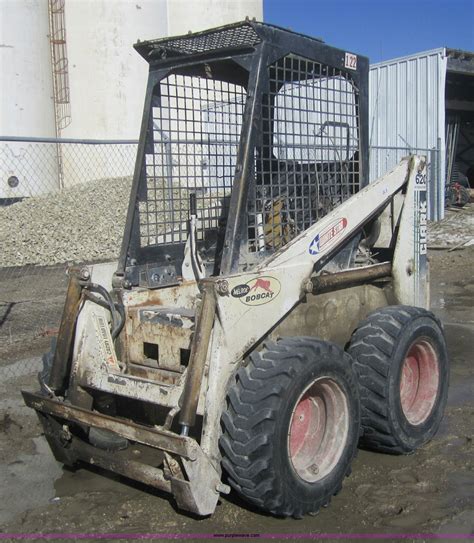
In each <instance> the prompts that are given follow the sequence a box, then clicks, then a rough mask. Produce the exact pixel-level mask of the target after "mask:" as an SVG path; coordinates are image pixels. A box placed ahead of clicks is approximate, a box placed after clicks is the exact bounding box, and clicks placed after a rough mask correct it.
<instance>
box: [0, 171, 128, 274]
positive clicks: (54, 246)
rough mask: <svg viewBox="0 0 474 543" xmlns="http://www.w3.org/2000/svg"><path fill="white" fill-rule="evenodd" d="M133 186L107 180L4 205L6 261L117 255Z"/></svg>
mask: <svg viewBox="0 0 474 543" xmlns="http://www.w3.org/2000/svg"><path fill="white" fill-rule="evenodd" d="M130 186H131V178H128V177H127V178H121V179H109V180H105V181H104V180H101V181H98V182H93V183H87V184H84V185H78V186H75V187H73V188H71V189H68V190H65V191H63V192H61V193H59V194H51V195H48V196H43V197H38V198H28V199H26V200H23V201H22V202H18V203H16V204H13V205H10V206H8V207H4V208H0V246H1V247H2V250H1V252H0V267H9V266H24V265H26V264H36V265H40V266H48V265H52V264H59V263H64V262H88V261H95V260H110V259H113V258H116V257H117V255H118V251H119V249H120V244H121V242H122V236H123V228H124V224H125V216H126V213H127V206H128V201H129V193H130Z"/></svg>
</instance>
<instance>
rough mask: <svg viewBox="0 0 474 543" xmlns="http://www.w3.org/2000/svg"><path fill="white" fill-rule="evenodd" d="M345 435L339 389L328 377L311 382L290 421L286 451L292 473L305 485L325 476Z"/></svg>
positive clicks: (344, 401) (344, 412)
mask: <svg viewBox="0 0 474 543" xmlns="http://www.w3.org/2000/svg"><path fill="white" fill-rule="evenodd" d="M348 431H349V410H348V406H347V399H346V396H345V394H344V391H343V390H342V388H341V387H340V386H339V384H338V383H337V382H336V381H334V380H333V379H331V378H329V377H323V378H319V379H317V380H315V381H313V383H312V384H310V385H309V386H308V387H307V388H306V390H305V391H304V392H303V394H301V396H300V397H299V398H298V400H297V402H296V404H295V407H294V409H293V413H292V416H291V420H290V426H289V431H288V451H289V456H290V460H291V463H292V465H293V468H294V469H295V471H296V473H297V474H298V475H299V476H300V477H301V478H302V479H303V480H305V481H307V482H315V481H317V480H319V479H322V478H323V477H325V476H326V475H328V474H329V473H330V472H331V471H332V470H333V469H334V466H335V465H336V464H337V462H338V461H339V459H340V457H341V455H342V452H343V450H344V447H345V444H346V441H347V435H348Z"/></svg>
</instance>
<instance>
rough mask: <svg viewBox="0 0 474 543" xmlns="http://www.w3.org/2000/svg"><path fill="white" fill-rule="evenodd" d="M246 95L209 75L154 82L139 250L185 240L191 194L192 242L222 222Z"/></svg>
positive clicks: (200, 238)
mask: <svg viewBox="0 0 474 543" xmlns="http://www.w3.org/2000/svg"><path fill="white" fill-rule="evenodd" d="M245 97H246V94H245V90H244V89H243V87H240V86H238V85H235V84H232V83H228V82H226V81H220V80H216V79H210V78H205V77H195V76H182V75H176V74H172V75H170V76H168V77H167V78H165V79H163V80H162V81H161V83H160V85H159V95H158V96H157V102H158V103H157V105H156V106H155V107H153V141H152V142H148V143H149V146H148V149H149V150H151V152H148V153H146V155H145V180H146V200H145V201H142V202H140V203H139V212H140V244H141V246H142V247H145V246H150V245H158V244H168V243H173V244H174V243H183V242H185V241H186V239H187V237H188V223H187V221H188V219H189V212H190V209H189V208H190V198H191V195H192V194H194V195H195V197H196V204H197V215H198V218H199V223H198V228H197V232H196V237H197V239H198V240H201V241H202V240H204V241H206V238H207V237H209V236H210V235H211V234H212V233H215V232H216V231H217V230H218V229H222V228H224V227H225V222H226V218H227V214H228V207H229V199H230V192H231V188H232V182H233V178H234V171H235V166H236V160H237V150H238V144H239V137H240V130H241V126H242V117H243V111H244V105H245Z"/></svg>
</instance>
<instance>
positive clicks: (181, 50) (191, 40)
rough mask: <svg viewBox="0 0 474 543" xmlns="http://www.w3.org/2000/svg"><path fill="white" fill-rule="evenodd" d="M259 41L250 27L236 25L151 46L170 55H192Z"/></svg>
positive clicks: (249, 45) (254, 43)
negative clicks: (170, 53)
mask: <svg viewBox="0 0 474 543" xmlns="http://www.w3.org/2000/svg"><path fill="white" fill-rule="evenodd" d="M260 41H261V39H260V38H259V36H258V34H257V33H256V32H255V30H254V29H253V28H252V27H251V26H250V25H238V26H235V27H231V28H225V29H219V30H215V31H211V32H205V33H203V34H198V35H195V36H190V37H182V38H173V39H166V40H160V41H158V42H156V43H155V44H153V47H154V48H155V49H162V50H166V51H169V52H172V53H173V52H174V53H178V54H189V55H192V54H196V53H206V52H207V51H214V50H216V49H228V48H232V47H251V46H253V45H256V44H257V43H260Z"/></svg>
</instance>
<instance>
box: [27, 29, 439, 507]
mask: <svg viewBox="0 0 474 543" xmlns="http://www.w3.org/2000/svg"><path fill="white" fill-rule="evenodd" d="M135 47H136V49H137V51H138V52H139V53H140V54H141V55H142V56H143V57H144V58H145V59H146V60H147V61H148V63H149V66H150V71H149V78H148V85H147V92H146V98H145V106H144V114H143V121H142V128H141V135H140V142H139V146H138V153H137V161H136V168H135V174H134V179H133V185H132V190H131V196H130V206H129V211H128V216H127V222H126V227H125V232H124V238H123V245H122V248H121V253H120V258H119V262H118V263H109V264H99V265H94V266H85V267H82V268H78V269H71V270H70V280H69V287H68V293H67V299H66V304H65V308H64V313H63V318H62V322H61V327H60V331H59V335H58V338H57V342H56V344H55V346H54V349H53V350H52V352H51V353H49V354H47V355H45V357H44V362H45V368H44V370H43V373H42V375H41V376H40V377H41V379H40V381H41V384H42V391H41V393H31V392H24V398H25V401H26V402H27V404H28V405H30V406H31V407H33V408H34V409H36V410H37V412H38V416H39V417H40V419H41V421H42V423H43V426H44V430H45V435H46V437H47V439H48V441H49V444H50V446H51V448H52V450H53V452H54V454H55V456H56V458H57V459H58V460H60V461H62V462H64V463H66V464H69V465H73V464H75V463H76V462H79V461H82V462H89V463H92V464H95V465H99V466H101V467H103V468H106V469H109V470H112V471H115V472H117V473H120V474H122V475H124V476H126V477H129V478H131V479H135V480H138V481H142V482H144V483H146V484H149V485H151V486H154V487H157V488H160V489H163V490H165V491H168V492H170V493H171V494H172V495H173V496H174V499H175V500H176V502H177V504H178V506H179V507H181V508H182V509H185V510H188V511H191V512H194V513H196V514H198V515H208V514H211V513H212V512H213V511H214V509H215V507H216V504H217V502H218V499H219V496H220V494H222V493H224V494H225V493H228V492H229V491H230V488H231V487H233V488H234V489H235V490H236V491H237V492H239V493H240V494H241V495H242V496H243V497H244V498H245V499H247V500H248V501H250V502H251V503H253V504H254V505H255V506H256V507H258V508H260V509H263V510H266V511H269V512H271V513H273V514H276V515H283V516H285V515H286V516H287V515H292V516H295V517H300V516H302V515H304V514H306V513H313V512H315V511H317V510H318V508H319V507H320V506H321V505H326V504H327V503H328V502H329V500H330V498H331V496H332V495H333V494H335V493H336V492H338V491H339V489H340V487H341V484H342V480H343V478H344V476H345V475H346V474H347V473H348V472H349V467H350V463H351V461H352V458H353V457H354V454H355V452H356V447H357V444H358V441H359V436H360V434H361V432H362V438H361V439H362V442H363V443H364V444H365V445H366V446H369V447H371V448H375V449H378V450H382V451H387V452H393V453H404V452H410V451H412V450H413V449H414V448H416V447H418V446H420V445H421V444H423V443H424V442H425V441H427V440H428V439H429V438H430V437H431V436H432V435H433V434H434V432H435V431H436V429H437V426H438V424H439V420H440V418H441V415H442V411H443V408H444V402H445V396H446V387H447V381H448V377H447V359H446V349H445V344H444V339H443V333H442V329H441V325H440V323H439V322H438V321H437V320H436V319H435V317H434V316H433V315H432V314H431V313H430V312H429V311H427V307H428V303H429V300H428V276H427V262H426V164H425V160H424V158H423V157H416V156H413V157H408V158H406V159H404V160H403V161H402V162H401V163H400V165H399V166H398V167H397V168H395V169H394V170H393V171H391V172H389V173H388V174H387V175H385V176H384V177H382V178H380V179H378V180H377V181H375V182H374V183H371V184H368V171H367V169H368V126H367V125H368V120H367V119H368V114H367V100H368V97H367V89H368V83H367V79H368V61H367V59H366V58H365V57H361V56H358V55H355V54H353V53H351V52H348V51H342V50H339V49H335V48H333V47H329V46H328V45H326V44H324V43H323V42H321V41H319V40H315V39H312V38H309V37H306V36H301V35H297V34H294V33H292V32H289V31H287V30H283V29H280V28H276V27H273V26H270V25H265V24H260V23H255V22H249V21H246V22H243V23H239V24H235V25H230V26H226V27H221V28H218V29H213V30H210V31H206V32H202V33H197V34H189V35H186V36H181V37H177V38H166V39H162V40H155V41H150V42H141V43H138V44H137V45H136V46H135Z"/></svg>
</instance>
